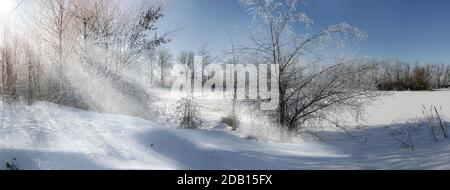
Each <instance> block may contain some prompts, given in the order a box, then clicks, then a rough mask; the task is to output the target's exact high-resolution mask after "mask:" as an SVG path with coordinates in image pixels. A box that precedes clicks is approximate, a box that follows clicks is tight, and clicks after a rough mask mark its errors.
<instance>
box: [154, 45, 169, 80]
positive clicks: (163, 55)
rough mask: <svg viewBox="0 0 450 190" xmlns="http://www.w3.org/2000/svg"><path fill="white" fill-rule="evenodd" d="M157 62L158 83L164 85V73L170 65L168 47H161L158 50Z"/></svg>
mask: <svg viewBox="0 0 450 190" xmlns="http://www.w3.org/2000/svg"><path fill="white" fill-rule="evenodd" d="M157 56H158V64H159V69H160V74H161V75H160V78H161V80H160V84H161V86H163V87H164V86H165V85H166V74H167V71H168V70H169V68H170V66H171V60H172V54H171V53H170V52H169V50H168V49H164V48H161V49H159V50H158V55H157Z"/></svg>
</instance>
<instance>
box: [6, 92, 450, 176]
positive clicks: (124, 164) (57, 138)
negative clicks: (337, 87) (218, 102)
mask: <svg viewBox="0 0 450 190" xmlns="http://www.w3.org/2000/svg"><path fill="white" fill-rule="evenodd" d="M448 97H450V91H437V92H398V93H395V94H394V95H393V96H389V97H383V98H382V100H381V101H380V103H377V104H375V105H374V106H372V107H370V108H368V110H369V112H370V115H371V117H370V118H369V119H368V122H366V125H365V127H355V128H352V129H350V130H349V132H350V133H351V136H349V135H348V134H346V133H344V132H343V131H339V130H334V129H333V130H331V128H330V130H325V131H321V132H319V133H318V135H320V136H321V137H322V138H323V139H324V140H325V142H317V141H309V142H305V141H301V140H299V141H296V142H295V143H277V142H274V141H271V140H270V139H262V140H247V139H246V138H243V137H245V135H250V134H246V132H251V131H252V130H248V128H250V127H252V128H256V129H257V128H258V126H246V127H245V128H244V129H241V131H237V132H232V131H231V130H229V129H228V128H227V127H223V124H219V123H218V122H217V121H216V120H217V119H218V118H219V117H221V114H220V112H221V110H220V109H218V108H214V109H212V110H210V111H209V112H205V113H206V114H205V115H204V117H205V118H206V119H207V121H208V125H211V126H210V127H209V128H207V129H203V130H182V129H176V128H174V127H173V126H172V127H168V126H164V125H161V124H157V123H154V122H152V121H147V120H144V119H140V118H134V117H128V116H122V115H112V114H99V113H93V112H86V111H80V110H75V109H71V108H66V107H60V106H57V105H53V104H49V103H44V102H40V103H37V104H35V105H33V106H31V107H28V106H23V105H1V106H0V170H1V169H6V162H13V163H15V164H16V165H17V166H18V167H19V168H20V169H33V170H34V169H45V170H48V169H50V170H60V169H75V170H77V169H450V144H449V142H448V141H447V140H446V139H441V140H440V141H439V142H433V141H432V140H431V137H430V135H429V133H428V131H427V128H424V127H422V128H420V129H419V130H418V132H416V133H414V134H413V135H412V138H413V141H414V143H415V148H416V149H415V150H414V151H412V150H410V149H405V148H402V147H401V144H400V143H399V142H398V141H397V140H396V139H395V138H394V137H396V136H399V135H401V134H399V133H395V131H396V129H392V128H394V127H393V126H390V125H392V121H394V120H395V121H397V122H398V123H400V125H406V126H408V125H409V124H407V123H406V121H412V119H416V118H418V117H421V109H422V106H430V105H436V106H442V109H443V112H444V114H445V113H450V103H448V101H446V99H447V98H448ZM219 107H221V106H219ZM222 111H223V110H222ZM221 126H222V127H221ZM253 131H256V130H253ZM268 132H270V131H268ZM239 136H241V137H239ZM266 136H270V135H267V134H266ZM400 137H401V136H400ZM400 137H399V138H400Z"/></svg>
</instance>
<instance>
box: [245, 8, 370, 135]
mask: <svg viewBox="0 0 450 190" xmlns="http://www.w3.org/2000/svg"><path fill="white" fill-rule="evenodd" d="M241 3H242V4H243V5H244V6H246V7H247V8H248V10H249V13H250V14H251V15H252V16H254V20H256V21H260V23H261V28H262V29H263V30H264V32H258V33H255V34H248V36H249V38H250V40H251V41H252V42H253V43H254V45H255V46H254V47H243V48H240V50H242V51H244V52H257V53H258V54H259V55H261V56H264V57H265V58H266V60H267V61H268V62H269V63H271V64H276V65H278V66H279V73H278V74H279V75H278V76H279V85H278V86H279V93H280V97H279V106H278V107H279V108H278V110H277V112H276V115H277V121H278V122H279V125H280V126H281V127H282V128H283V129H286V131H288V132H289V133H290V132H294V131H296V130H297V129H299V128H301V127H302V126H303V125H302V124H304V123H305V122H306V121H308V120H312V119H317V118H320V117H323V116H324V115H325V113H327V112H330V111H333V110H336V109H339V108H342V107H345V106H356V102H358V100H360V99H362V98H365V97H369V94H370V92H371V91H370V90H371V87H370V85H368V84H367V85H366V84H364V85H363V84H357V83H354V84H353V83H351V81H352V80H356V81H361V79H358V78H357V77H356V76H357V75H359V72H360V71H365V70H367V69H369V68H366V67H356V66H355V68H353V67H351V65H350V64H349V63H348V62H347V61H344V62H343V63H339V64H337V65H333V66H314V65H311V66H301V65H300V64H299V60H300V59H301V58H302V56H304V54H305V53H307V50H311V49H313V48H314V47H316V48H321V47H324V46H327V45H329V44H337V45H343V44H344V43H341V42H345V41H348V40H352V39H356V40H360V39H364V38H365V37H366V34H365V33H364V32H362V31H361V30H359V29H358V28H356V27H352V26H350V25H348V24H346V23H342V24H338V25H332V26H329V27H328V28H326V29H325V30H322V31H320V32H318V33H316V34H313V35H303V36H306V37H301V35H300V34H298V33H297V32H296V31H295V29H294V28H295V27H296V26H298V25H306V26H310V25H312V24H313V20H312V19H310V18H309V17H308V16H307V15H306V14H305V13H302V12H300V11H299V8H300V7H301V5H303V4H302V3H301V2H300V1H299V0H286V1H261V0H241ZM264 33H266V34H268V36H262V37H261V38H257V37H258V36H261V34H264ZM346 69H351V70H348V71H346ZM305 73H307V74H305Z"/></svg>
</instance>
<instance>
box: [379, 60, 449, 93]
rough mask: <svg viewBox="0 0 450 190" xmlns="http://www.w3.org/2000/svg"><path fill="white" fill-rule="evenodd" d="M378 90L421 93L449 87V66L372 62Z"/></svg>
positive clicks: (392, 61) (388, 61) (384, 61)
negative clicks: (374, 67) (374, 66)
mask: <svg viewBox="0 0 450 190" xmlns="http://www.w3.org/2000/svg"><path fill="white" fill-rule="evenodd" d="M371 64H374V65H376V70H375V72H374V76H373V77H374V80H375V81H376V84H377V87H378V90H384V91H406V90H412V91H422V90H433V89H441V88H448V87H450V65H448V64H443V63H442V64H421V63H419V62H416V63H414V64H412V63H407V62H403V61H397V60H381V61H379V60H372V61H371Z"/></svg>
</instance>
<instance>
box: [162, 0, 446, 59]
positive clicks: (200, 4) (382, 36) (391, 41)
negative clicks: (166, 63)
mask: <svg viewBox="0 0 450 190" xmlns="http://www.w3.org/2000/svg"><path fill="white" fill-rule="evenodd" d="M308 4H309V5H308V6H307V7H304V8H303V9H302V10H303V11H304V12H306V13H307V14H308V15H309V16H310V17H311V18H313V19H314V22H315V24H314V25H313V26H312V29H311V31H310V32H313V31H315V30H320V29H323V28H325V27H327V26H328V25H330V24H338V23H341V22H347V23H349V24H351V25H354V26H357V27H359V28H361V29H362V30H364V31H365V32H367V33H368V34H369V38H368V39H367V41H366V42H364V43H362V44H361V45H359V46H358V53H360V54H363V55H371V56H376V57H379V58H397V59H402V60H405V61H422V62H446V63H450V52H449V50H450V1H448V0H309V1H308ZM162 23H163V24H162V25H161V26H162V27H163V28H165V27H167V25H168V24H171V25H172V26H175V25H176V24H177V23H178V25H179V26H180V27H184V28H185V29H184V30H183V31H180V32H178V33H177V34H176V36H174V38H173V42H172V43H171V44H170V45H169V46H168V47H169V48H170V49H172V50H173V51H179V50H185V49H194V50H197V49H199V48H201V47H202V46H204V45H205V44H208V47H209V48H212V49H214V51H215V52H220V51H221V50H223V49H229V48H230V43H229V38H228V34H227V33H228V32H229V33H231V34H232V36H233V38H235V39H234V40H235V41H241V42H242V43H245V41H246V40H245V39H244V37H243V36H242V35H241V31H240V30H239V27H246V26H247V25H248V24H249V23H250V17H249V16H248V15H247V14H246V9H245V8H243V7H242V6H241V5H240V4H239V2H238V0H167V2H166V17H165V18H164V20H163V21H162ZM236 43H239V42H236Z"/></svg>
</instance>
